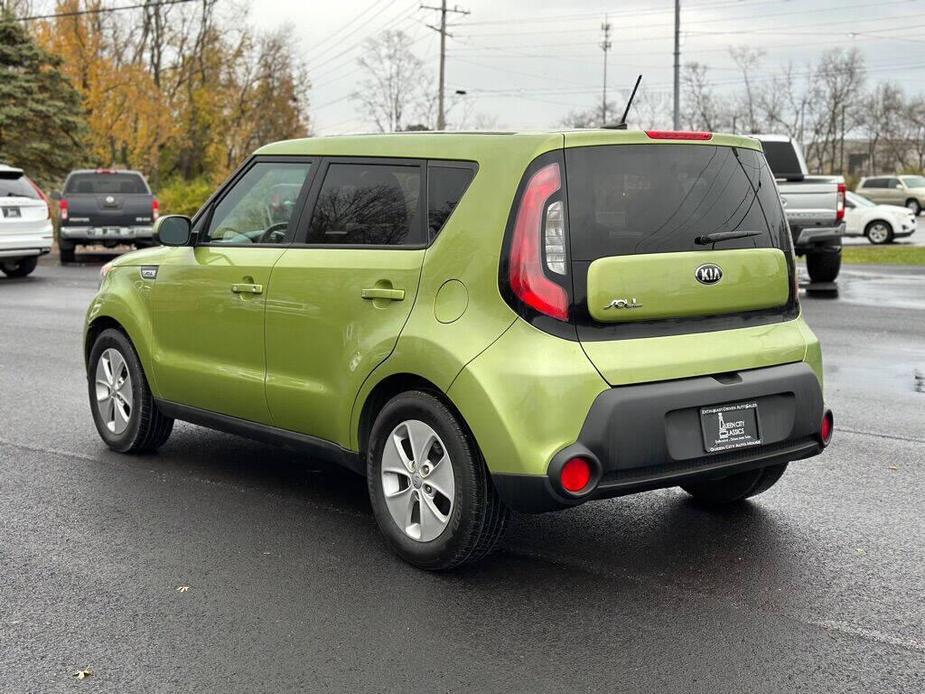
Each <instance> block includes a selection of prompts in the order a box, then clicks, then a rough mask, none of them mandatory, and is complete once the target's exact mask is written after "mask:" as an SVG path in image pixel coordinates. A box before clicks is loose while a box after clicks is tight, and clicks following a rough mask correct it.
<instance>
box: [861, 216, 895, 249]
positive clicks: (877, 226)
mask: <svg viewBox="0 0 925 694" xmlns="http://www.w3.org/2000/svg"><path fill="white" fill-rule="evenodd" d="M864 236H866V237H867V240H868V241H870V242H871V243H872V244H874V245H880V244H884V243H893V227H892V226H890V224H889V223H888V222H885V221H883V220H882V219H875V220H874V221H872V222H871V223H870V224H868V225H867V228H866V229H864Z"/></svg>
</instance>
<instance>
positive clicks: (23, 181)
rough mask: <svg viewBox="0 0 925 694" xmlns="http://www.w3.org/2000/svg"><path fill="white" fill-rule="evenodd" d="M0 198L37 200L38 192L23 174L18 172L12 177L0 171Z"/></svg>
mask: <svg viewBox="0 0 925 694" xmlns="http://www.w3.org/2000/svg"><path fill="white" fill-rule="evenodd" d="M0 198H31V199H32V200H38V199H39V194H38V192H36V190H35V188H33V187H32V185H31V184H30V183H29V180H28V179H27V178H26V177H25V176H23V175H21V174H18V175H16V176H15V177H14V176H12V175H4V174H3V173H2V172H0Z"/></svg>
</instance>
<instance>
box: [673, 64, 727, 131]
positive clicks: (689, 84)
mask: <svg viewBox="0 0 925 694" xmlns="http://www.w3.org/2000/svg"><path fill="white" fill-rule="evenodd" d="M708 71H709V68H708V67H707V66H706V65H704V64H702V63H697V62H691V63H687V64H686V65H685V66H684V69H683V70H682V71H681V94H682V103H683V110H682V115H683V117H684V119H685V121H686V122H687V127H689V128H691V129H692V130H711V131H712V130H717V129H718V126H719V123H720V113H719V107H718V106H717V104H716V99H715V98H714V96H713V91H712V89H711V87H710V83H709V80H708V79H707V72H708Z"/></svg>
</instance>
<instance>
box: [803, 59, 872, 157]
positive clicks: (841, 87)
mask: <svg viewBox="0 0 925 694" xmlns="http://www.w3.org/2000/svg"><path fill="white" fill-rule="evenodd" d="M864 78H865V69H864V58H863V56H862V55H861V52H860V51H859V50H858V49H856V48H852V49H851V50H845V49H842V48H836V49H833V50H829V51H826V52H825V53H823V55H822V59H821V61H820V62H819V66H818V67H817V68H816V70H815V71H813V73H812V75H811V78H810V92H811V95H812V96H811V102H810V109H811V111H812V121H813V122H812V128H811V144H810V146H808V147H807V149H808V154H809V156H810V160H811V161H812V162H813V164H814V168H816V169H817V170H819V171H828V172H840V171H843V170H844V168H845V167H844V163H845V162H844V158H845V136H846V133H848V132H849V131H851V130H852V129H854V128H855V127H856V126H857V121H858V115H859V112H860V110H859V109H858V108H857V107H856V104H857V99H858V96H859V95H860V94H861V89H862V87H863V86H864Z"/></svg>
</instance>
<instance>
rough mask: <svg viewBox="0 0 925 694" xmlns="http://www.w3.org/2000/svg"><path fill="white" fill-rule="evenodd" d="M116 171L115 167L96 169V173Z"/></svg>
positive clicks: (112, 172)
mask: <svg viewBox="0 0 925 694" xmlns="http://www.w3.org/2000/svg"><path fill="white" fill-rule="evenodd" d="M115 172H116V170H115V169H97V170H96V173H98V174H114V173H115Z"/></svg>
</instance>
